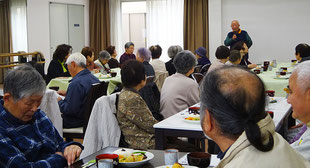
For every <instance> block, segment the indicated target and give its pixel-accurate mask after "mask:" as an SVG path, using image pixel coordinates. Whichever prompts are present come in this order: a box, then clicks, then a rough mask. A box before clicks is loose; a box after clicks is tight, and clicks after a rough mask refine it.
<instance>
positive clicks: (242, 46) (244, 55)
mask: <svg viewBox="0 0 310 168" xmlns="http://www.w3.org/2000/svg"><path fill="white" fill-rule="evenodd" d="M232 50H238V51H240V54H241V61H240V65H243V66H245V67H247V68H249V69H252V68H255V67H257V65H256V64H252V63H251V62H250V61H249V55H248V52H249V48H248V46H247V45H246V43H245V42H243V41H239V42H237V43H235V44H234V45H233V46H231V48H230V51H232Z"/></svg>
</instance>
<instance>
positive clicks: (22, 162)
mask: <svg viewBox="0 0 310 168" xmlns="http://www.w3.org/2000/svg"><path fill="white" fill-rule="evenodd" d="M72 144H75V145H79V146H80V147H81V148H83V147H82V145H81V144H79V143H77V142H70V143H67V142H65V141H64V140H63V139H62V138H61V136H60V135H59V133H58V132H57V130H56V129H55V127H54V126H53V124H52V122H51V121H50V120H49V119H48V117H47V116H46V115H45V113H44V112H43V111H41V110H40V109H38V110H37V111H36V112H35V114H34V115H33V117H32V120H31V121H29V122H23V121H21V120H19V119H17V118H15V117H14V116H13V115H12V114H11V113H10V112H8V111H7V110H6V109H5V108H4V107H3V100H1V101H0V167H14V168H21V167H23V168H28V167H29V168H30V167H31V168H39V167H47V168H49V167H64V166H67V163H66V159H65V158H64V157H62V156H60V155H58V154H55V152H63V151H64V149H65V148H66V147H67V146H69V145H72Z"/></svg>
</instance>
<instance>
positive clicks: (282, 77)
mask: <svg viewBox="0 0 310 168" xmlns="http://www.w3.org/2000/svg"><path fill="white" fill-rule="evenodd" d="M289 78H290V77H289V76H287V75H285V76H280V77H274V79H289Z"/></svg>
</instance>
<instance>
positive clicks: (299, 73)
mask: <svg viewBox="0 0 310 168" xmlns="http://www.w3.org/2000/svg"><path fill="white" fill-rule="evenodd" d="M288 90H289V95H288V98H287V102H288V103H290V104H291V105H292V108H293V113H292V116H293V118H295V119H298V120H300V121H301V122H303V123H304V124H305V125H306V126H307V127H306V129H305V130H304V133H302V134H301V135H300V134H299V137H298V140H296V141H295V142H294V143H292V144H291V146H292V147H293V148H294V149H295V150H296V151H298V152H299V153H300V154H301V155H303V156H304V157H305V158H306V159H307V160H309V161H310V128H309V126H310V61H305V62H302V63H301V64H299V65H298V66H297V67H296V68H295V69H294V71H293V73H292V75H291V77H290V79H289V89H288Z"/></svg>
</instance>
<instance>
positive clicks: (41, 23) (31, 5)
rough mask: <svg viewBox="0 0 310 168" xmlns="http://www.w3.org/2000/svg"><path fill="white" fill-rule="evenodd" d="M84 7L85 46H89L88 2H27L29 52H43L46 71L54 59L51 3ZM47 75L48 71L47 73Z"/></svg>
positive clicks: (37, 0)
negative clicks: (51, 41)
mask: <svg viewBox="0 0 310 168" xmlns="http://www.w3.org/2000/svg"><path fill="white" fill-rule="evenodd" d="M50 2H58V3H66V4H77V5H84V24H85V45H86V46H89V1H88V0H27V27H28V51H29V52H32V51H38V50H39V51H41V52H42V53H43V54H44V56H45V59H46V63H45V69H47V67H48V64H49V62H50V60H51V58H52V55H51V54H50V33H49V32H50V31H49V3H50ZM45 72H46V73H47V71H45Z"/></svg>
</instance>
